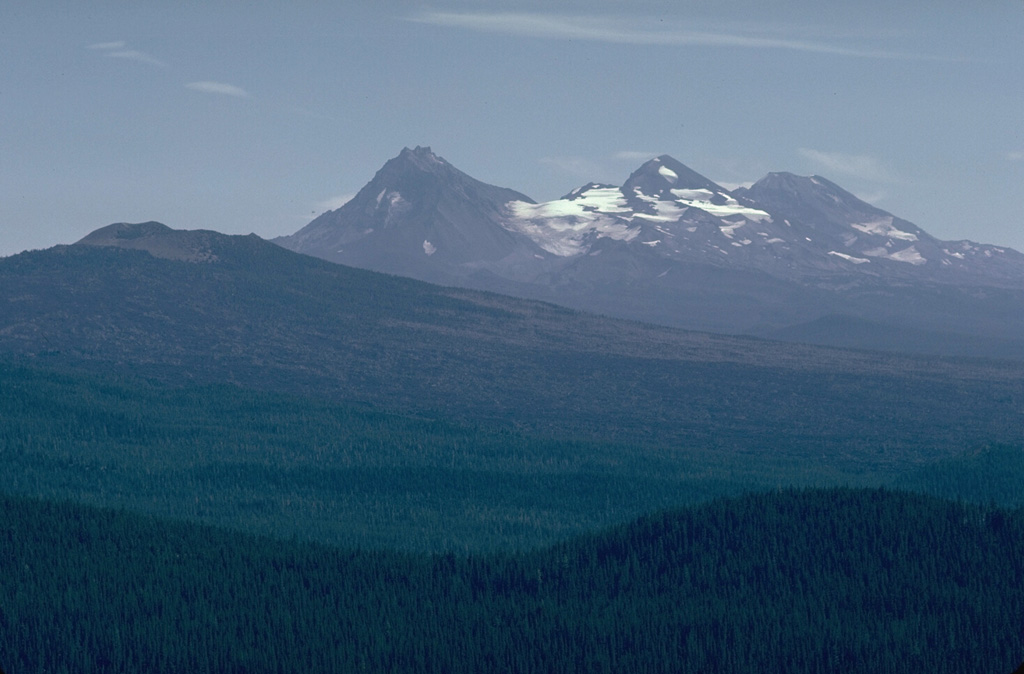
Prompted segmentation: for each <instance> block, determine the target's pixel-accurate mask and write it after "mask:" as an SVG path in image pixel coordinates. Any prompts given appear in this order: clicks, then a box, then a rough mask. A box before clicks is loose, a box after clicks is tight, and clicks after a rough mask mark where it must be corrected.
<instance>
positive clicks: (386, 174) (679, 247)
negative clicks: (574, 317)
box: [277, 148, 1024, 357]
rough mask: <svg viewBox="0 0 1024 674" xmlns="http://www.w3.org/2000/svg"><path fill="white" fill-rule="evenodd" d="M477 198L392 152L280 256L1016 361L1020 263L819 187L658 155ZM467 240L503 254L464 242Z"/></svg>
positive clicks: (652, 316)
mask: <svg viewBox="0 0 1024 674" xmlns="http://www.w3.org/2000/svg"><path fill="white" fill-rule="evenodd" d="M399 176H401V177H402V179H408V180H411V181H412V183H413V184H414V185H420V184H429V185H430V189H429V190H427V191H426V192H421V193H416V192H415V191H414V190H413V189H412V187H409V188H406V187H402V185H400V184H399V183H400V180H399ZM467 185H472V186H473V189H469V188H467V187H466V186H467ZM481 185H482V184H480V183H476V181H473V180H472V179H471V178H468V176H465V174H462V173H461V172H458V171H456V170H455V169H454V168H452V167H451V165H450V164H448V163H447V162H445V161H444V160H443V159H441V158H440V157H437V156H436V155H434V154H433V153H431V152H430V151H429V149H428V148H417V149H416V150H408V149H407V150H403V152H402V154H401V155H399V157H397V158H395V159H393V160H391V161H389V162H388V164H386V165H385V168H384V169H382V170H381V172H379V173H378V175H377V176H376V177H375V178H374V180H373V181H371V183H370V184H369V185H368V186H367V188H365V189H364V190H363V191H361V192H360V195H359V196H358V197H357V198H356V199H354V200H353V202H351V203H350V204H347V205H346V206H344V207H342V208H341V209H339V210H337V211H334V212H331V213H327V214H324V215H323V216H321V217H320V218H318V219H317V220H315V221H314V222H313V223H310V225H308V226H307V227H306V228H305V229H303V230H300V232H298V233H297V234H295V235H293V236H292V237H285V238H282V239H279V240H277V242H278V243H281V244H282V245H285V246H287V247H290V248H292V249H294V250H300V251H302V252H305V253H308V254H310V255H315V256H318V257H323V258H325V259H330V260H335V261H342V262H345V263H346V264H351V265H353V266H358V267H363V268H368V269H377V270H380V271H387V272H390V273H394V274H400V275H403V276H409V277H412V278H418V279H422V280H430V281H440V282H443V283H446V284H450V285H460V286H463V287H469V288H478V289H485V290H497V291H500V292H505V293H509V294H514V295H518V296H523V297H532V298H539V299H545V300H549V301H553V302H557V303H559V304H563V305H567V306H571V307H575V308H580V309H585V310H589V311H599V312H602V313H606V314H608V315H612V316H618V317H624V318H632V319H640V320H645V321H653V322H657V323H661V324H665V325H670V326H675V327H684V328H690V329H701V330H712V331H717V332H726V333H748V334H759V335H765V336H772V337H778V338H784V339H791V340H796V341H801V340H809V341H817V340H820V339H821V337H822V334H825V333H822V331H820V330H817V329H816V328H815V326H816V325H817V323H818V322H819V321H821V320H823V319H826V318H828V317H830V316H840V317H843V318H844V319H845V320H851V321H857V322H859V323H860V324H861V325H862V326H878V327H877V329H873V330H861V331H858V333H857V334H858V335H860V338H859V339H858V340H856V341H854V342H853V343H852V344H851V340H849V339H845V340H844V341H843V342H842V344H843V345H853V346H860V347H867V348H894V349H896V350H909V351H923V352H932V353H951V354H971V355H993V356H1010V357H1024V255H1021V254H1020V253H1018V252H1016V251H1013V250H1011V249H1008V248H1004V247H999V246H990V245H982V244H976V243H972V242H969V241H952V242H946V241H940V240H938V239H936V238H934V237H932V236H931V235H929V234H928V233H927V232H925V231H924V230H922V229H921V228H920V227H917V226H916V225H913V224H912V223H909V222H906V221H904V220H901V219H899V218H897V217H895V216H893V215H892V214H889V213H886V212H885V211H882V210H881V209H878V208H876V207H874V206H871V205H870V204H867V203H865V202H863V201H861V200H859V199H857V198H856V197H855V196H854V195H852V194H850V193H848V192H846V191H844V190H842V189H841V188H840V187H838V186H837V185H835V184H833V183H831V182H829V181H827V180H825V179H824V178H821V177H818V176H812V177H809V178H801V177H798V176H793V175H791V174H785V173H773V174H769V175H768V176H766V177H765V178H763V179H762V180H760V181H758V182H757V183H755V184H754V185H752V186H751V187H750V188H749V189H742V188H741V189H737V190H735V191H729V190H726V189H725V188H723V187H721V186H719V185H717V184H715V183H714V182H713V181H711V180H709V179H708V178H706V177H704V176H702V175H700V174H698V173H697V172H695V171H693V170H692V169H690V168H689V167H687V166H685V165H683V164H682V163H680V162H678V161H677V160H675V159H673V158H672V157H669V156H667V155H662V156H660V157H656V158H654V159H652V160H650V161H648V162H646V163H645V164H643V165H642V166H641V167H640V168H638V169H637V170H636V171H634V172H633V173H632V174H631V175H630V176H629V178H628V179H627V180H626V181H625V183H624V184H623V185H622V187H616V186H614V185H604V184H597V183H589V184H587V185H584V186H582V187H580V188H578V189H576V190H573V191H572V192H569V193H568V194H566V195H565V196H564V197H562V198H561V199H557V200H554V201H550V202H544V203H535V202H533V201H532V200H530V199H528V198H526V197H524V196H522V195H517V194H515V193H512V192H511V191H508V190H505V191H502V190H500V189H499V188H493V187H490V186H482V187H481ZM485 188H486V189H485ZM392 193H395V194H405V195H406V196H404V197H402V201H401V202H400V203H399V202H396V204H397V206H396V205H393V204H390V202H386V199H385V197H387V195H389V194H392ZM421 194H422V196H421ZM385 202H386V203H385ZM382 204H384V205H382ZM437 204H444V207H443V208H440V207H437ZM396 209H397V211H400V213H399V214H398V215H394V216H392V215H387V214H390V213H392V212H393V211H396ZM381 213H384V214H385V215H381ZM382 218H383V220H382ZM382 228H383V230H387V231H386V232H385V231H382ZM388 228H391V229H388ZM395 230H401V232H402V233H401V235H400V234H399V233H397V232H396V231H395ZM453 231H457V232H460V233H461V234H460V236H461V238H459V237H456V236H454V235H447V234H442V232H453ZM388 232H390V233H388ZM471 232H472V233H474V234H473V236H479V237H485V238H487V239H488V241H492V242H500V245H499V244H498V243H495V244H494V245H490V246H484V245H480V246H477V245H476V244H469V243H465V241H469V239H470V238H472V237H471V236H470V234H469V233H471ZM430 237H433V238H430ZM442 237H447V238H442ZM441 240H444V241H446V242H447V243H446V244H445V248H446V249H448V252H447V253H444V254H442V253H441V250H442V247H441V246H439V245H437V244H435V241H441ZM456 240H458V241H460V242H462V243H454V242H455V241H456ZM328 241H329V243H326V242H328ZM428 243H429V244H430V245H429V246H428V245H427V244H428ZM919 333H927V338H926V339H923V340H918V339H914V338H912V337H911V336H912V335H914V334H919ZM893 335H897V336H901V338H900V339H897V340H894V339H893ZM826 343H832V342H826Z"/></svg>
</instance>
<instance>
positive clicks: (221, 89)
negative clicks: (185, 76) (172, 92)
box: [185, 82, 249, 98]
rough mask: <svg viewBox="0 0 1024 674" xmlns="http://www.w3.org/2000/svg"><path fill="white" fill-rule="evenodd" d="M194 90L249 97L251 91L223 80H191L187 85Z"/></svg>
mask: <svg viewBox="0 0 1024 674" xmlns="http://www.w3.org/2000/svg"><path fill="white" fill-rule="evenodd" d="M185 86H186V87H187V88H189V89H192V90H193V91H201V92H203V93H204V94H220V95H221V96H235V97H236V98H249V92H248V91H246V90H245V89H243V88H242V87H236V86H235V85H234V84H225V83H223V82H189V83H188V84H186V85H185Z"/></svg>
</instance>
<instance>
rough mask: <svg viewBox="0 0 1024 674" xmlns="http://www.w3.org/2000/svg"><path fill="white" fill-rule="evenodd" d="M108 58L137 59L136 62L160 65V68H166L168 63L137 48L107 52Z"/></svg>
mask: <svg viewBox="0 0 1024 674" xmlns="http://www.w3.org/2000/svg"><path fill="white" fill-rule="evenodd" d="M105 56H106V57H107V58H112V59H125V60H126V61H135V62H136V63H145V64H146V65H150V66H159V67H160V68H166V67H167V64H166V63H164V62H163V61H161V60H160V59H156V58H153V57H152V56H150V55H149V54H147V53H145V52H141V51H138V50H137V49H126V50H124V51H112V52H107V53H106V54H105Z"/></svg>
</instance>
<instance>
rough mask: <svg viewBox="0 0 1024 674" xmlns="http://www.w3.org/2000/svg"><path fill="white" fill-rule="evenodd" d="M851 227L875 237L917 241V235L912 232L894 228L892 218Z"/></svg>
mask: <svg viewBox="0 0 1024 674" xmlns="http://www.w3.org/2000/svg"><path fill="white" fill-rule="evenodd" d="M850 226H851V227H853V228H854V229H856V230H858V231H860V232H864V233H865V234H873V235H875V236H887V237H889V238H890V239H900V240H902V241H917V235H916V234H914V233H912V232H904V231H903V230H900V229H896V228H895V227H893V225H892V216H889V217H887V218H882V219H881V220H873V221H871V222H862V223H858V224H853V225H850Z"/></svg>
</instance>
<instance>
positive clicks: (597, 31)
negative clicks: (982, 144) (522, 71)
mask: <svg viewBox="0 0 1024 674" xmlns="http://www.w3.org/2000/svg"><path fill="white" fill-rule="evenodd" d="M407 20H409V21H412V22H415V23H423V24H431V25H436V26H449V27H453V28H463V29H466V30H474V31H479V32H488V33H504V34H506V35H518V36H524V37H538V38H548V39H562V40H589V41H595V42H609V43H614V44H635V45H662V46H698V47H734V48H744V49H783V50H792V51H802V52H812V53H818V54H831V55H835V56H851V57H857V58H874V59H902V60H929V61H955V60H958V59H951V58H947V57H940V56H931V55H925V54H911V53H906V52H895V51H887V50H879V49H856V48H847V47H836V46H833V45H828V44H822V43H818V42H807V41H803V40H794V39H786V38H776V37H756V36H748V35H738V34H730V33H720V32H711V31H702V30H684V29H681V28H677V29H668V30H665V29H654V28H628V27H624V26H623V25H622V22H621V20H616V19H613V18H611V17H581V16H568V15H557V14H537V13H525V12H504V13H486V12H423V13H420V14H416V15H413V16H411V17H409V18H408V19H407Z"/></svg>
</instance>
